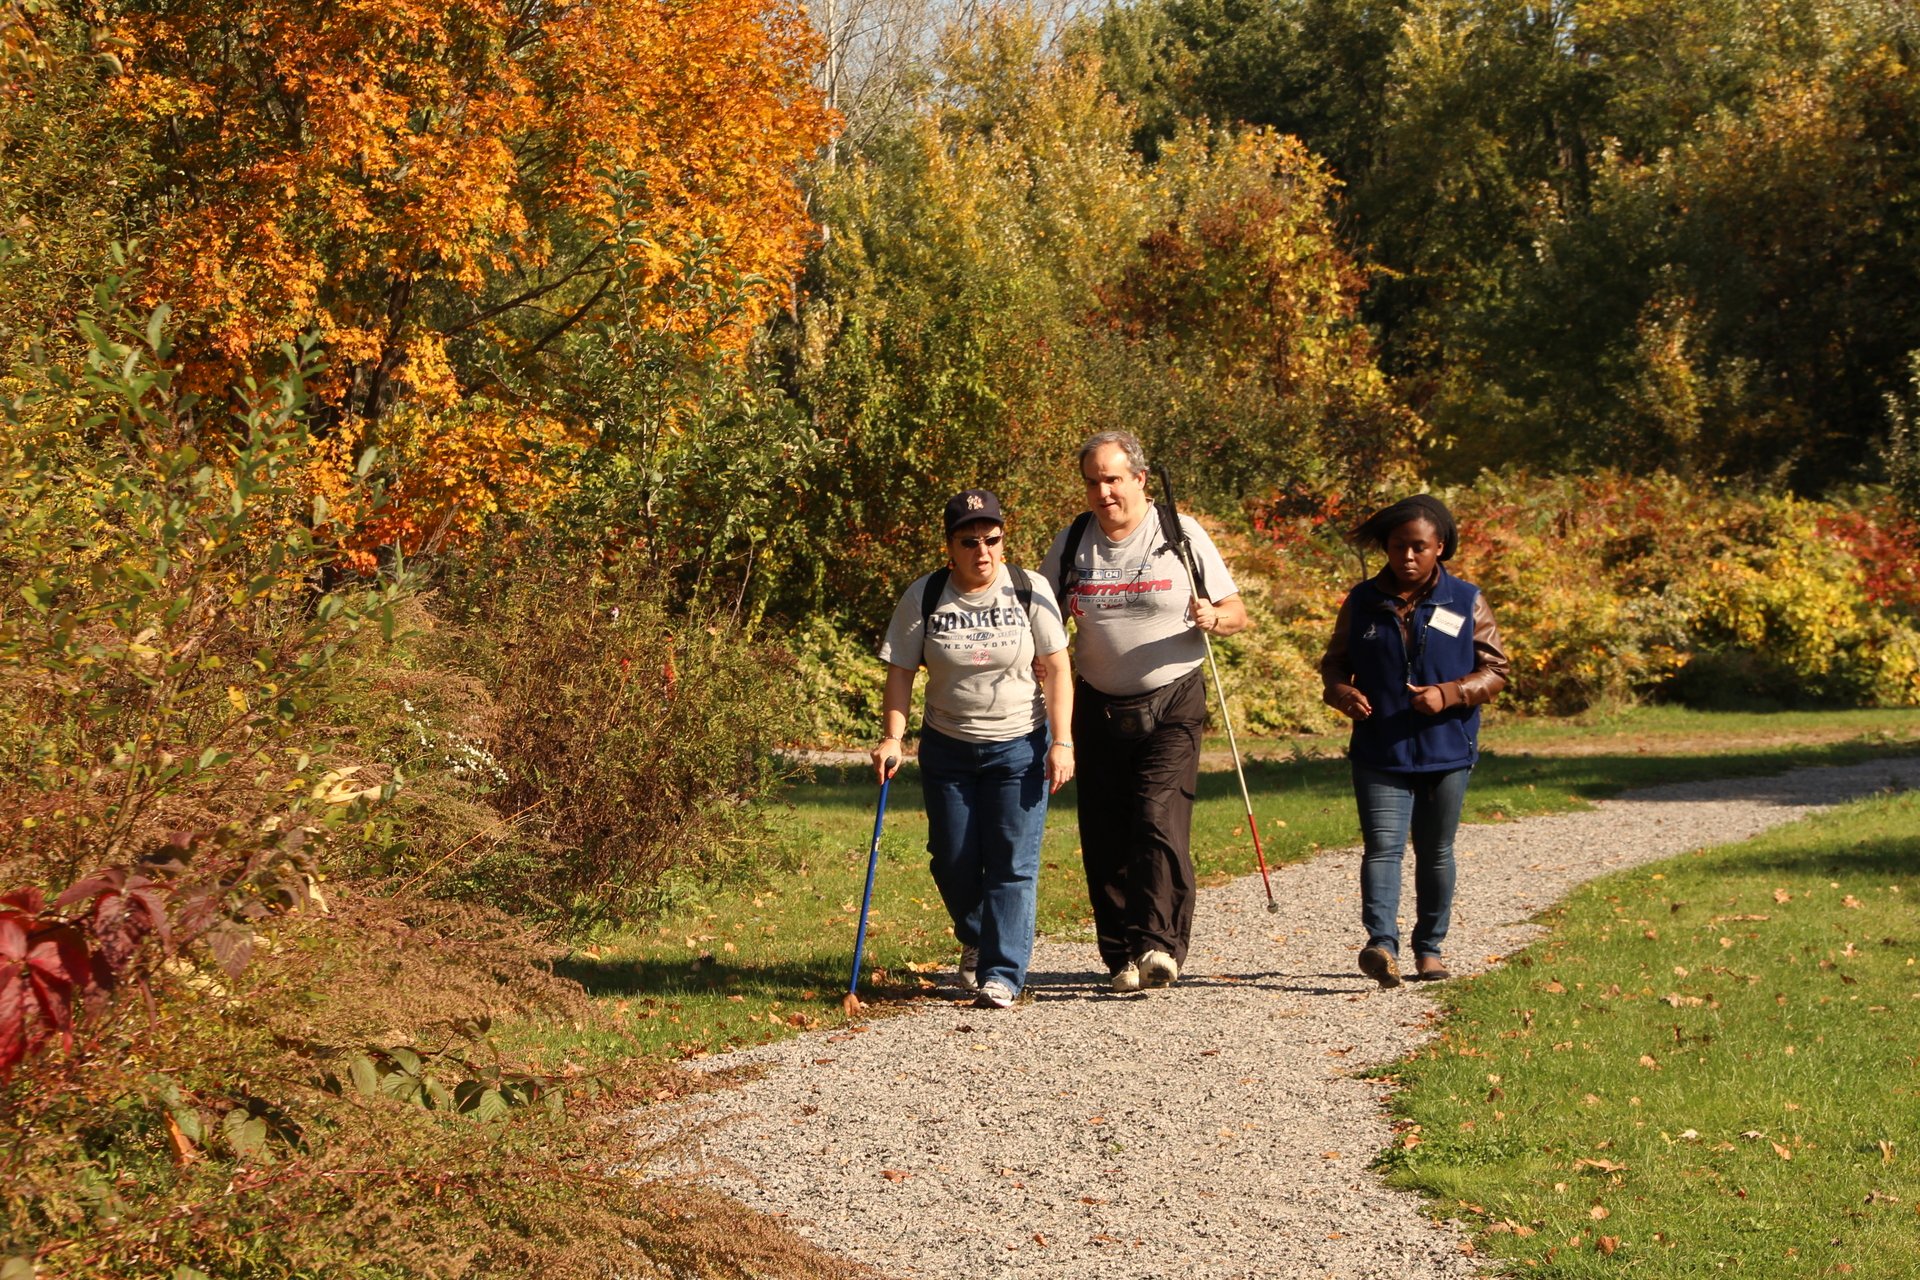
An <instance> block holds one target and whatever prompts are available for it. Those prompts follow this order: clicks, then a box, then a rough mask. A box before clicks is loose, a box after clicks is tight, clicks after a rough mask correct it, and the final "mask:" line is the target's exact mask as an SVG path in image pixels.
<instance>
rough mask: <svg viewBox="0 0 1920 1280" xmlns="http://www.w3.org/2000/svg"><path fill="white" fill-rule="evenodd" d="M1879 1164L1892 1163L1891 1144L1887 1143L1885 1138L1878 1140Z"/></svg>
mask: <svg viewBox="0 0 1920 1280" xmlns="http://www.w3.org/2000/svg"><path fill="white" fill-rule="evenodd" d="M1880 1163H1881V1164H1892V1163H1893V1144H1892V1143H1891V1142H1888V1141H1887V1140H1886V1139H1885V1138H1882V1139H1880Z"/></svg>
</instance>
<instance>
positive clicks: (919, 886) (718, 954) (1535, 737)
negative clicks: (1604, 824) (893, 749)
mask: <svg viewBox="0 0 1920 1280" xmlns="http://www.w3.org/2000/svg"><path fill="white" fill-rule="evenodd" d="M1637 714H1638V713H1636V715H1637ZM1863 717H1864V718H1863ZM1756 720H1758V721H1760V722H1762V723H1770V721H1767V718H1765V717H1758V718H1756V717H1751V716H1741V715H1714V716H1698V715H1693V714H1691V713H1687V714H1684V715H1675V714H1674V713H1670V712H1664V711H1657V710H1656V711H1651V712H1649V713H1647V715H1646V716H1645V717H1644V719H1643V720H1641V721H1639V722H1640V723H1645V724H1647V725H1648V726H1649V728H1650V729H1651V730H1652V731H1655V732H1659V731H1664V730H1665V729H1668V728H1671V727H1673V726H1675V725H1685V726H1686V728H1687V734H1688V736H1689V737H1691V738H1700V737H1707V738H1711V737H1713V736H1715V733H1716V726H1726V728H1725V730H1724V734H1725V736H1732V735H1733V733H1734V732H1735V731H1736V730H1739V731H1740V732H1746V731H1747V730H1748V729H1749V728H1750V725H1751V723H1752V722H1754V721H1756ZM1794 727H1795V731H1796V732H1800V733H1805V732H1809V731H1824V732H1839V731H1848V730H1853V729H1858V730H1859V731H1860V732H1861V733H1862V734H1864V735H1867V736H1865V737H1862V738H1861V739H1859V740H1856V741H1851V742H1840V743H1825V744H1817V745H1812V746H1807V745H1799V744H1795V743H1793V742H1791V741H1778V742H1769V743H1762V744H1758V745H1749V746H1746V747H1743V748H1742V749H1740V750H1738V751H1736V752H1732V753H1727V754H1720V755H1700V754H1697V753H1688V754H1666V753H1664V752H1661V751H1657V750H1654V751H1646V752H1643V751H1641V750H1639V747H1640V746H1642V745H1645V743H1641V742H1636V741H1633V740H1631V739H1629V740H1626V741H1623V743H1622V744H1621V747H1620V750H1618V751H1604V752H1595V753H1590V754H1583V755H1546V754H1534V752H1536V751H1537V750H1544V749H1545V748H1548V747H1551V746H1554V745H1556V744H1563V743H1566V742H1569V741H1574V740H1580V739H1583V738H1584V737H1585V736H1587V735H1590V734H1591V733H1592V732H1593V729H1592V726H1591V725H1588V724H1586V723H1584V722H1555V723H1553V724H1549V725H1545V726H1540V725H1535V724H1531V723H1529V724H1526V725H1525V726H1524V732H1521V729H1522V726H1520V725H1518V724H1515V723H1511V722H1509V723H1506V724H1496V725H1495V726H1492V727H1490V729H1489V731H1488V734H1487V751H1486V754H1485V755H1484V757H1483V759H1482V762H1481V764H1480V766H1479V769H1478V770H1477V772H1476V775H1475V779H1474V786H1473V790H1472V791H1471V792H1469V795H1468V811H1467V819H1468V820H1469V821H1472V822H1490V821H1501V820H1504V819H1511V818H1521V817H1528V816H1532V815H1535V814H1543V813H1553V812H1564V811H1566V810H1569V809H1576V808H1583V807H1585V806H1587V805H1588V804H1590V803H1591V802H1592V801H1594V800H1597V799H1601V798H1604V797H1606V796H1609V795H1613V794H1616V793H1618V792H1619V791H1622V790H1626V789H1629V788H1633V787H1640V786H1647V785H1652V784H1655V783H1660V782H1670V781H1682V780H1685V779H1690V778H1711V777H1731V776H1734V775H1740V774H1758V773H1772V772H1778V771H1780V770H1782V769H1786V768H1790V767H1793V766H1796V765H1802V764H1821V763H1827V764H1841V763H1848V762H1852V761H1857V760H1861V759H1866V758H1870V757H1872V756H1875V755H1882V754H1885V753H1886V752H1887V751H1888V750H1889V749H1890V747H1889V745H1888V742H1887V735H1896V736H1898V737H1899V738H1900V739H1901V741H1902V742H1905V741H1908V740H1911V738H1912V737H1913V735H1914V734H1915V733H1916V731H1920V713H1915V712H1905V713H1855V712H1835V713H1825V714H1820V715H1802V716H1797V717H1796V718H1795V726H1794ZM1749 736H1754V735H1752V734H1749ZM1773 736H1776V737H1778V736H1782V735H1779V734H1776V735H1773ZM1896 749H1897V748H1896ZM1247 784H1248V788H1249V791H1250V792H1251V794H1252V796H1253V801H1254V812H1255V814H1256V816H1257V817H1258V819H1259V822H1260V830H1261V834H1262V837H1263V840H1264V843H1265V847H1266V853H1267V858H1268V861H1269V862H1271V863H1274V864H1280V863H1284V862H1290V861H1297V860H1299V859H1302V858H1306V857H1309V856H1311V855H1312V854H1313V853H1314V851H1316V850H1317V849H1319V848H1322V847H1338V846H1342V845H1350V844H1353V843H1355V842H1356V841H1357V839H1358V835H1357V827H1356V822H1355V818H1354V806H1353V797H1352V791H1351V786H1350V782H1349V774H1348V769H1347V765H1346V762H1345V761H1344V760H1340V759H1328V758H1311V757H1308V756H1305V755H1300V756H1296V757H1294V758H1281V759H1273V760H1266V761H1260V762H1255V763H1251V764H1249V765H1248V767H1247ZM876 795H877V788H876V787H875V786H874V785H873V782H872V775H871V773H870V772H869V771H868V770H867V769H865V768H864V767H862V768H855V767H846V768H823V769H820V770H818V771H817V772H816V774H815V777H814V778H813V780H812V781H810V782H807V783H804V784H801V785H797V786H795V787H793V788H792V789H791V790H790V791H789V793H788V795H787V796H786V798H785V800H784V801H783V802H782V803H781V804H779V805H777V806H773V807H772V809H771V810H770V812H769V815H768V817H769V821H770V824H771V828H772V836H773V841H774V846H775V847H774V848H773V849H772V850H770V854H771V855H772V856H771V858H770V862H771V863H772V864H775V865H779V866H784V867H786V868H787V869H786V870H780V871H774V872H771V873H769V875H768V876H767V877H766V878H765V880H764V882H763V883H761V884H759V885H757V886H755V887H753V888H750V889H732V890H726V891H716V892H713V893H711V894H708V895H706V896H704V897H703V898H701V899H699V900H697V901H693V902H689V903H687V904H686V905H684V906H682V907H680V908H679V909H677V910H675V911H673V912H671V913H669V914H668V915H667V916H666V917H665V918H664V919H662V920H660V921H658V922H656V923H655V924H654V925H652V926H650V927H648V928H645V929H637V930H630V931H627V932H624V933H621V934H618V935H615V936H612V937H609V938H607V939H604V940H602V941H601V942H600V944H599V945H597V946H594V947H591V948H585V949H582V950H581V951H578V952H576V953H575V955H574V956H573V958H572V959H571V960H569V961H568V962H567V963H566V964H565V965H564V966H563V968H562V972H564V973H565V974H567V975H568V976H571V977H574V978H577V979H578V980H580V981H581V982H582V983H583V984H585V985H586V986H587V988H588V990H590V991H591V992H593V993H594V994H595V995H597V996H598V997H600V998H601V999H602V1000H603V1001H604V1002H606V1004H607V1006H608V1007H609V1008H610V1009H611V1010H612V1011H613V1012H614V1014H615V1016H616V1019H617V1024H618V1026H619V1028H620V1030H619V1031H617V1032H595V1033H579V1032H575V1031H574V1030H573V1029H572V1028H570V1027H555V1028H528V1029H524V1030H523V1031H521V1032H517V1033H516V1034H517V1035H523V1036H527V1037H532V1038H533V1039H535V1040H539V1039H542V1038H545V1039H546V1041H547V1042H548V1045H549V1048H550V1053H551V1056H553V1057H555V1058H560V1057H566V1056H573V1057H576V1058H579V1057H582V1056H584V1057H589V1058H591V1057H602V1058H618V1057H621V1056H625V1055H628V1054H634V1053H640V1054H648V1055H663V1056H672V1057H684V1056H687V1055H690V1054H696V1053H703V1052H716V1051H719V1050H721V1049H724V1048H727V1047H731V1046H735V1045H741V1044H752V1043H758V1042H761V1041H765V1040H770V1039H773V1038H775V1037H777V1036H780V1035H784V1034H789V1033H791V1031H793V1030H794V1029H796V1028H798V1027H806V1026H811V1025H821V1024H823V1023H828V1024H830V1023H832V1022H835V1021H837V1020H838V1018H839V1011H838V1001H839V998H840V996H841V995H842V994H843V993H844V992H845V991H846V987H847V977H848V968H849V966H850V964H851V960H852V954H853V938H854V931H855V926H856V922H857V912H858V910H859V905H860V892H861V887H862V883H863V880H864V877H865V875H866V863H867V844H868V840H869V838H870V836H871V834H872V830H873V805H874V801H875V799H876ZM926 838H927V830H926V816H925V814H924V812H923V811H922V809H921V805H920V792H919V780H918V777H917V776H916V774H915V772H914V770H913V768H912V766H911V765H909V766H908V767H907V768H905V769H904V770H903V771H902V772H901V774H900V776H899V777H898V778H897V779H896V780H895V783H894V786H893V788H892V793H891V800H890V803H889V806H888V812H887V822H886V830H885V835H884V838H883V840H882V846H881V849H882V856H881V864H880V869H879V874H878V878H877V883H876V886H875V889H874V907H873V912H872V917H871V919H870V921H869V930H868V942H867V952H866V956H867V965H868V967H869V968H870V969H871V968H875V967H877V968H879V969H881V970H883V971H885V973H886V974H887V975H888V980H887V982H886V983H884V984H883V986H884V987H885V989H886V990H887V991H888V992H889V993H890V994H891V995H893V996H896V997H906V996H910V995H913V994H916V993H918V992H921V991H924V990H926V988H925V987H923V986H922V985H921V984H923V983H924V984H928V986H930V985H931V984H932V983H933V982H934V980H935V979H936V978H938V977H939V973H938V972H936V971H937V970H939V969H941V968H942V967H943V966H947V965H950V964H951V962H952V960H953V958H954V957H955V956H956V955H957V950H958V949H957V947H956V945H955V944H954V942H953V939H952V936H951V931H950V929H949V926H948V922H947V917H946V913H945V911H944V910H943V909H942V907H941V904H940V900H939V896H938V894H937V893H936V891H935V890H934V887H933V882H932V879H931V877H930V876H929V875H928V873H927V866H926V854H925V848H926ZM1078 850H1079V841H1078V837H1077V835H1076V833H1075V828H1074V810H1073V789H1072V788H1071V787H1069V788H1068V789H1067V790H1066V791H1063V792H1062V793H1061V794H1060V795H1059V796H1057V797H1055V800H1054V804H1053V807H1052V809H1051V811H1050V812H1049V815H1048V820H1047V831H1046V837H1045V841H1044V843H1043V845H1042V853H1041V859H1042V869H1041V875H1040V904H1039V920H1040V928H1041V930H1042V931H1043V932H1045V933H1047V934H1048V935H1050V936H1052V937H1055V938H1065V939H1088V938H1090V933H1089V928H1090V924H1089V917H1088V911H1087V906H1086V899H1085V892H1086V890H1085V882H1084V879H1083V877H1082V874H1081V871H1080V857H1079V852H1078ZM1194 856H1195V863H1196V865H1197V867H1198V869H1199V872H1200V874H1201V876H1202V877H1203V879H1206V880H1212V881H1217V880H1219V879H1221V878H1223V877H1225V876H1228V875H1240V874H1244V873H1247V872H1250V871H1252V870H1253V869H1254V861H1253V850H1252V845H1251V843H1250V841H1249V840H1248V838H1247V834H1246V830H1245V816H1244V812H1243V809H1242V804H1241V799H1240V792H1239V788H1238V785H1237V783H1236V782H1235V780H1234V776H1233V771H1232V770H1231V768H1223V769H1215V770H1210V771H1207V772H1205V773H1203V774H1202V776H1201V779H1200V789H1199V796H1198V800H1197V804H1196V810H1195V817H1194ZM1256 892H1257V891H1256ZM1276 925H1277V927H1279V928H1282V929H1284V928H1285V927H1286V924H1285V922H1284V921H1277V922H1276ZM1088 963H1089V965H1092V964H1093V963H1095V962H1094V960H1093V957H1092V951H1091V947H1089V950H1088ZM914 965H920V966H924V967H925V968H924V971H922V972H916V971H915V970H914V969H913V968H912V967H911V966H914ZM861 990H862V994H863V997H864V996H867V995H868V994H869V993H870V991H871V987H870V984H869V982H868V980H867V978H866V977H865V976H864V975H863V980H862V987H861Z"/></svg>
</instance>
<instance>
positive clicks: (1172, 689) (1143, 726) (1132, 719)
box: [1101, 671, 1200, 742]
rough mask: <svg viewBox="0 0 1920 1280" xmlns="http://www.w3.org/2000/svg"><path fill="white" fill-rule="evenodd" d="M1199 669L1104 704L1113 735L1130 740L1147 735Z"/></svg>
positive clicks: (1196, 674) (1102, 709)
mask: <svg viewBox="0 0 1920 1280" xmlns="http://www.w3.org/2000/svg"><path fill="white" fill-rule="evenodd" d="M1199 674H1200V673H1199V672H1198V671H1194V672H1191V673H1189V674H1187V675H1185V676H1182V677H1181V678H1180V679H1178V680H1175V681H1174V682H1173V683H1172V684H1167V685H1162V686H1160V687H1159V688H1158V689H1149V690H1148V691H1147V692H1145V693H1136V694H1131V695H1129V696H1128V697H1125V698H1110V699H1108V700H1107V705H1106V706H1105V707H1103V708H1101V711H1102V713H1103V714H1104V715H1105V716H1106V718H1107V729H1108V731H1109V732H1111V733H1112V734H1113V736H1114V737H1116V738H1120V739H1122V740H1124V741H1127V742H1135V741H1138V740H1139V739H1141V738H1144V737H1146V736H1147V735H1148V734H1150V733H1152V732H1153V731H1154V730H1155V729H1157V728H1159V727H1160V721H1161V718H1162V717H1164V716H1165V715H1166V714H1167V707H1168V706H1169V705H1170V704H1171V703H1172V702H1173V700H1174V699H1175V698H1177V697H1178V696H1179V695H1180V691H1181V690H1183V689H1185V688H1186V687H1187V682H1188V681H1189V680H1193V679H1195V678H1196V677H1198V676H1199Z"/></svg>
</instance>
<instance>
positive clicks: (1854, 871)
mask: <svg viewBox="0 0 1920 1280" xmlns="http://www.w3.org/2000/svg"><path fill="white" fill-rule="evenodd" d="M1718 861H1719V862H1720V863H1721V865H1722V866H1724V867H1725V868H1726V869H1727V870H1729V871H1779V872H1785V873H1789V874H1794V873H1797V874H1800V875H1812V874H1815V873H1818V874H1820V875H1823V876H1834V877H1838V876H1870V877H1872V878H1874V879H1876V880H1881V881H1885V882H1887V883H1894V882H1898V881H1901V880H1912V879H1914V878H1915V877H1916V876H1920V852H1917V851H1916V850H1915V849H1914V846H1913V842H1912V841H1909V840H1900V839H1897V838H1894V837H1891V836H1888V837H1883V838H1880V839H1867V840H1863V841H1861V842H1860V843H1858V844H1850V845H1846V846H1844V847H1836V846H1833V845H1828V844H1811V843H1810V844H1797V843H1796V845H1795V847H1793V848H1788V849H1778V850H1775V849H1769V850H1768V851H1767V852H1766V853H1764V854H1760V855H1757V856H1756V855H1755V854H1752V853H1747V854H1743V855H1726V856H1724V857H1722V858H1721V859H1719V860H1718Z"/></svg>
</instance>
